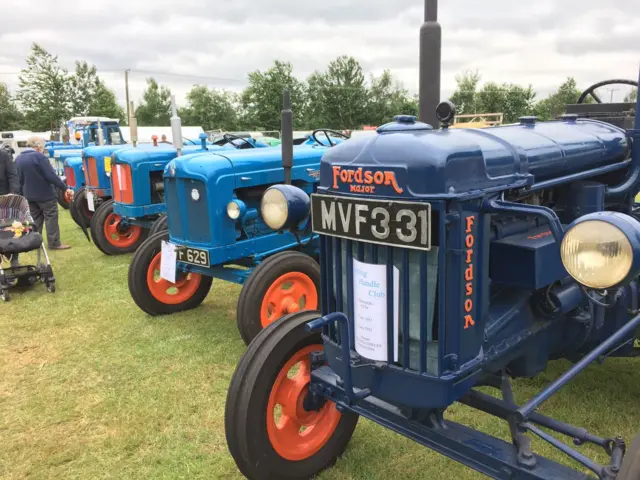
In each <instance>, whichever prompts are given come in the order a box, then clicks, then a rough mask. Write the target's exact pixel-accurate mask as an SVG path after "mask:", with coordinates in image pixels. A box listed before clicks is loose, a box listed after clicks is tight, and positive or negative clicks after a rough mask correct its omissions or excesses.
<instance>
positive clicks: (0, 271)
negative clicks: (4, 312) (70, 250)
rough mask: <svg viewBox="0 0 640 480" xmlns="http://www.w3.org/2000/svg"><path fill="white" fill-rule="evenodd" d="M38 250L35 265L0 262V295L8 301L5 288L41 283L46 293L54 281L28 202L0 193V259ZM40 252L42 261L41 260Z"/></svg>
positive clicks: (7, 292)
mask: <svg viewBox="0 0 640 480" xmlns="http://www.w3.org/2000/svg"><path fill="white" fill-rule="evenodd" d="M33 250H38V259H37V262H36V265H21V266H18V267H14V266H12V267H9V268H3V267H2V262H1V261H0V298H1V299H2V300H3V301H5V302H6V301H8V300H9V288H11V287H28V286H31V285H33V284H35V283H36V282H38V281H41V282H43V283H44V284H45V285H46V287H47V290H48V291H49V292H55V290H56V283H55V282H56V280H55V277H54V276H53V269H52V268H51V263H50V262H49V255H47V250H46V249H45V248H44V242H43V240H42V235H41V234H40V232H38V231H37V228H36V226H35V225H34V223H33V218H32V217H31V212H29V202H28V201H27V199H26V198H24V197H22V196H20V195H0V260H1V259H2V257H4V258H6V259H7V260H10V259H11V258H12V256H13V255H16V254H19V253H26V252H31V251H33ZM42 254H44V260H45V262H46V263H44V262H43V261H42Z"/></svg>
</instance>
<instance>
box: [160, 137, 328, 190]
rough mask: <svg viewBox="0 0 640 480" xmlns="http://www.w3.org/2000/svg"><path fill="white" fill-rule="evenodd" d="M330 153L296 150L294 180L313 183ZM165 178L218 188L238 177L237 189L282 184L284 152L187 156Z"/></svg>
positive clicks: (265, 150)
mask: <svg viewBox="0 0 640 480" xmlns="http://www.w3.org/2000/svg"><path fill="white" fill-rule="evenodd" d="M327 150H329V149H328V148H326V147H319V146H304V147H303V146H300V147H296V148H295V149H294V160H293V165H294V167H293V171H294V172H296V174H295V175H293V178H294V179H296V178H299V179H303V180H306V181H313V179H314V178H317V175H318V173H319V172H318V165H319V163H320V159H321V157H322V155H323V154H324V153H325V152H326V151H327ZM164 175H165V177H167V178H171V177H177V178H185V179H193V180H200V181H203V182H205V184H207V185H215V184H217V183H218V182H219V180H220V178H221V177H225V176H228V175H234V176H235V181H234V184H235V188H243V187H250V186H253V185H265V184H269V183H279V182H282V180H283V178H284V171H283V169H282V152H281V150H280V149H279V148H254V149H246V150H226V151H220V152H215V153H214V152H206V153H202V154H193V155H185V156H183V157H180V158H176V159H175V160H172V161H171V162H169V164H167V166H166V167H165V171H164Z"/></svg>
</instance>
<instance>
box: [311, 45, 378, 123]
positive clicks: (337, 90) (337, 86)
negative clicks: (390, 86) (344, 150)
mask: <svg viewBox="0 0 640 480" xmlns="http://www.w3.org/2000/svg"><path fill="white" fill-rule="evenodd" d="M308 83H309V113H308V117H307V118H308V123H309V124H310V125H311V126H314V127H319V126H322V127H328V128H334V129H338V130H340V129H351V130H353V129H357V128H360V127H362V126H363V125H364V124H366V123H368V122H367V117H368V116H367V104H368V96H369V92H368V90H367V87H366V85H365V77H364V73H363V71H362V66H361V65H360V63H358V61H357V60H356V59H355V58H353V57H348V56H341V57H338V58H337V59H335V60H333V61H332V62H330V63H329V66H328V68H327V71H326V72H314V73H313V74H312V75H311V76H310V77H309V80H308Z"/></svg>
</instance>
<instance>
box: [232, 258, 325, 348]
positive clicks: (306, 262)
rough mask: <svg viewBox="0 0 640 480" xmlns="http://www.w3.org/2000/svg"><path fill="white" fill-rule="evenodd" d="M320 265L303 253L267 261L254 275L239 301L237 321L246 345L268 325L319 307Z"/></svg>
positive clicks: (255, 270)
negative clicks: (289, 315)
mask: <svg viewBox="0 0 640 480" xmlns="http://www.w3.org/2000/svg"><path fill="white" fill-rule="evenodd" d="M319 291H320V265H318V262H316V261H315V260H314V259H313V258H311V257H310V256H308V255H305V254H304V253H300V252H294V251H289V252H282V253H278V254H276V255H273V256H272V257H269V258H267V259H266V260H265V261H264V262H262V263H261V264H260V265H258V266H257V267H256V268H255V269H254V271H253V272H252V273H251V275H250V276H249V278H248V279H247V281H246V282H245V283H244V285H243V287H242V291H241V292H240V296H239V297H238V307H237V310H236V311H237V313H236V321H237V323H238V330H239V331H240V336H241V337H242V340H243V341H244V343H245V344H246V345H249V344H250V343H251V341H252V340H253V338H254V337H255V336H256V335H257V334H258V332H260V330H262V329H263V328H265V327H267V326H268V325H269V324H271V323H273V322H275V321H276V320H277V319H279V318H280V317H282V316H284V315H287V314H289V313H295V312H298V311H300V310H317V309H318V307H319V302H318V298H319V295H318V292H319Z"/></svg>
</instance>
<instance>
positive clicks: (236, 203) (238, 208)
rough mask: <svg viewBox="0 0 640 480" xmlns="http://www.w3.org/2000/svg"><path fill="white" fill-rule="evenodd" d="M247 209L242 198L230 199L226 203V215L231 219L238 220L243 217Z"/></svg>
mask: <svg viewBox="0 0 640 480" xmlns="http://www.w3.org/2000/svg"><path fill="white" fill-rule="evenodd" d="M246 211H247V207H246V205H245V204H244V202H243V201H242V200H237V199H236V200H231V201H230V202H229V203H227V215H228V216H229V218H230V219H231V220H238V219H239V218H240V217H243V216H244V214H245V213H246Z"/></svg>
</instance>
